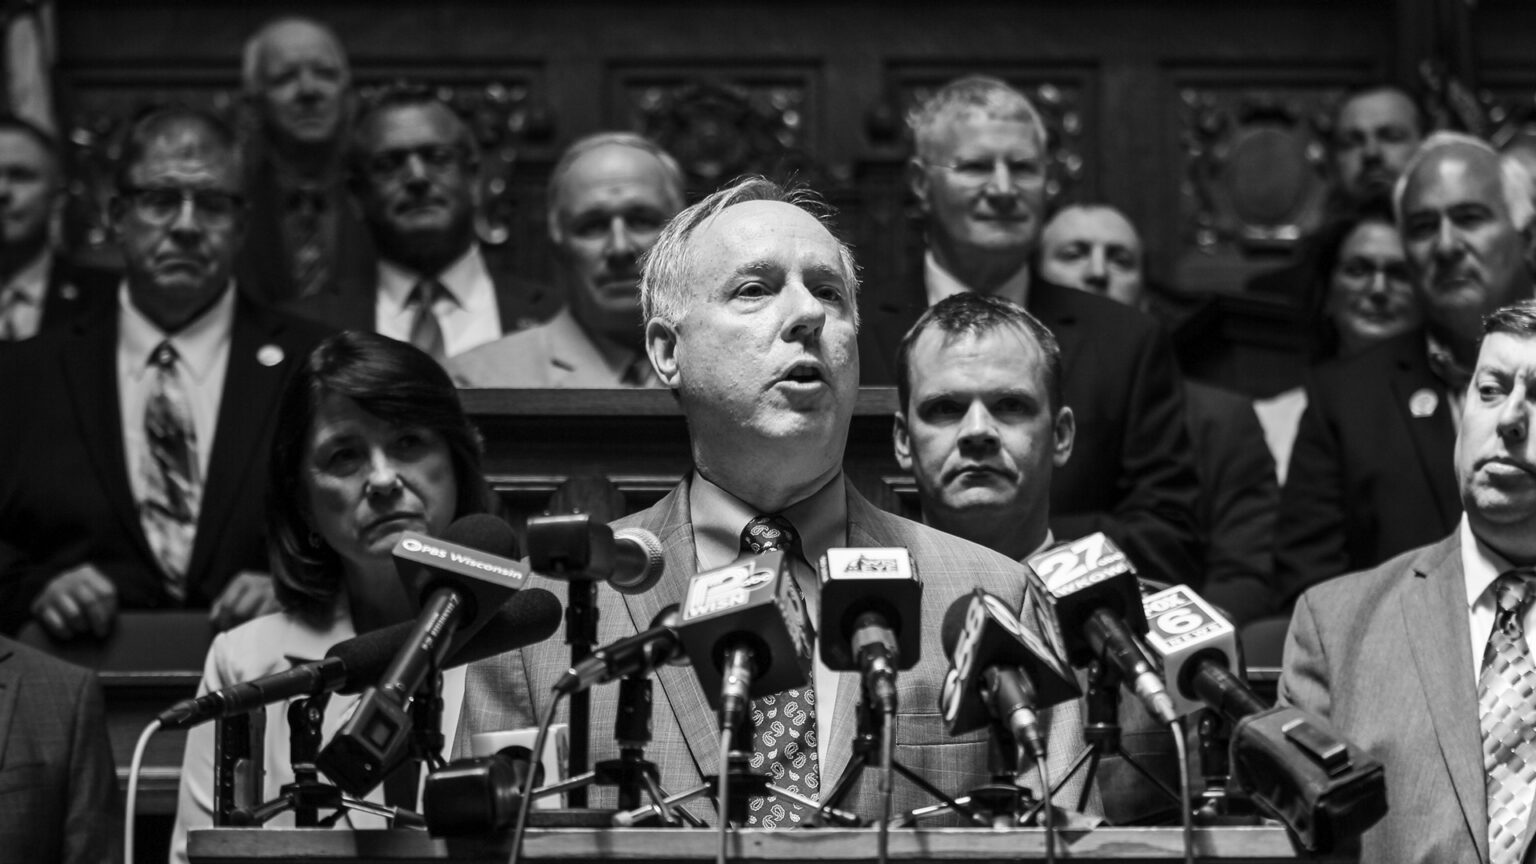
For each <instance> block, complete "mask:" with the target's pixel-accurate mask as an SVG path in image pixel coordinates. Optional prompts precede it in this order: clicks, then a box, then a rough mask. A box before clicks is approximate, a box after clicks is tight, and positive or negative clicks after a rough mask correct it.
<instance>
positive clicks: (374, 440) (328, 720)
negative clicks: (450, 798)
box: [171, 331, 492, 861]
mask: <svg viewBox="0 0 1536 864" xmlns="http://www.w3.org/2000/svg"><path fill="white" fill-rule="evenodd" d="M278 410H279V414H278V418H277V427H276V430H275V432H274V434H273V441H272V457H271V460H270V463H269V472H270V476H269V478H268V491H267V506H266V513H267V530H268V542H269V545H270V549H271V559H272V575H273V579H274V580H275V582H274V584H275V589H276V594H277V599H278V602H279V603H280V604H281V605H282V607H283V609H282V611H281V612H278V613H275V614H272V615H267V616H264V617H261V618H258V619H256V620H254V621H251V622H249V623H247V624H245V625H244V626H241V627H237V628H235V629H233V630H230V631H228V632H226V633H223V634H220V635H219V636H218V637H216V638H215V639H214V641H213V645H212V647H210V648H209V651H208V659H207V661H206V663H205V664H204V669H203V680H202V683H201V684H200V685H199V687H198V692H199V693H200V694H201V693H206V692H209V691H213V690H217V689H220V688H222V687H226V686H229V685H231V684H235V683H238V682H241V681H249V680H252V679H255V678H259V677H261V676H263V675H269V674H271V673H274V672H280V671H283V670H286V669H289V668H291V667H292V666H294V665H297V664H299V663H303V662H306V661H310V660H317V659H320V658H321V657H323V656H325V652H326V651H327V650H328V649H329V648H330V647H331V646H332V645H334V644H336V643H337V642H340V641H343V640H345V639H349V638H351V637H352V636H354V635H356V634H358V633H365V632H368V631H370V630H374V629H377V628H379V627H383V626H386V625H389V624H394V623H396V622H399V621H403V620H407V619H409V618H410V617H411V616H412V615H413V614H414V610H413V604H412V602H411V599H410V598H409V597H408V596H407V595H406V591H405V588H404V586H403V584H402V583H401V580H400V578H399V577H398V576H397V575H396V573H395V566H394V562H393V560H392V557H391V554H390V553H391V551H392V550H393V548H394V545H395V542H396V541H397V540H398V539H399V537H400V534H401V532H404V531H419V532H423V533H426V534H433V535H436V534H441V533H442V531H443V529H444V528H446V527H447V526H448V524H449V523H450V522H452V521H453V520H454V519H456V518H458V517H460V516H464V515H467V514H470V513H481V512H485V511H487V510H488V509H489V508H490V507H491V506H492V497H491V492H490V489H489V487H487V485H486V483H485V479H484V476H483V474H482V472H481V464H480V438H479V435H478V434H477V433H476V432H475V429H474V427H473V426H471V425H470V423H469V419H468V418H467V417H466V416H465V415H464V410H463V408H462V407H461V406H460V404H459V399H458V393H457V392H456V391H455V390H454V388H453V383H452V382H451V381H450V380H449V378H448V375H447V373H446V372H444V371H443V368H442V367H441V366H439V365H438V364H437V363H436V362H435V361H434V360H433V359H432V358H431V357H429V356H428V355H426V354H425V353H423V352H421V351H419V350H417V349H416V348H414V347H412V346H411V345H409V344H408V343H405V342H398V341H396V340H394V339H390V338H387V337H384V336H379V335H377V334H374V333H362V332H357V331H348V332H345V333H339V334H336V335H335V336H332V337H330V338H328V339H326V340H325V341H324V342H322V343H320V345H319V346H317V347H316V348H315V349H314V351H313V352H311V353H310V355H309V357H308V358H306V360H305V362H304V363H303V364H301V365H300V366H299V367H298V368H297V369H295V370H294V375H293V378H292V379H291V380H289V382H288V384H287V387H286V389H285V390H284V393H283V397H282V400H281V402H280V403H279V406H278ZM443 679H444V680H443V703H444V711H443V730H444V733H445V735H446V736H447V740H448V744H447V745H446V746H445V748H444V752H449V751H451V748H452V736H453V732H454V729H455V728H456V727H457V725H458V709H459V705H460V703H461V702H462V694H463V681H464V679H463V670H462V669H454V670H448V671H447V672H445V673H444V676H443ZM355 702H356V697H342V696H332V697H331V698H330V700H329V702H328V704H327V705H326V709H325V719H324V723H323V726H322V736H323V739H329V738H330V737H331V735H333V734H334V733H335V730H336V729H337V728H338V727H339V726H340V725H341V721H342V719H343V718H344V716H345V714H346V712H347V711H348V710H349V709H350V708H351V706H352V705H353V704H354V703H355ZM286 715H287V705H286V704H277V705H272V706H268V708H267V727H266V747H265V762H266V781H265V793H264V794H265V796H266V797H267V798H268V799H270V798H273V797H276V795H277V794H278V790H279V789H280V787H281V786H282V785H283V784H285V783H289V782H292V780H293V770H292V765H291V762H290V759H289V752H288V750H289V747H288V741H289V737H288V721H287V716H286ZM213 760H214V731H213V725H212V724H211V723H209V724H203V725H202V726H198V727H196V728H194V729H193V730H191V731H190V732H189V733H188V736H187V747H186V754H185V756H184V758H183V762H182V770H181V792H180V796H179V801H178V806H177V814H176V831H175V834H174V836H173V838H172V846H171V857H172V860H173V861H184V860H186V838H187V834H186V832H187V830H188V829H189V828H195V827H205V826H209V825H211V824H212V821H213V803H214V794H213ZM377 794H378V793H377V792H376V793H375V797H376V796H377ZM367 821H368V820H367V819H366V817H361V818H360V817H358V816H357V815H356V814H350V815H349V816H348V817H347V819H345V820H343V821H342V822H341V823H339V824H341V825H342V826H344V827H365V826H366V823H367ZM373 822H374V826H375V827H382V822H379V821H378V820H373ZM272 824H292V818H291V815H287V814H285V815H284V816H282V817H279V819H278V820H274V821H273V823H272Z"/></svg>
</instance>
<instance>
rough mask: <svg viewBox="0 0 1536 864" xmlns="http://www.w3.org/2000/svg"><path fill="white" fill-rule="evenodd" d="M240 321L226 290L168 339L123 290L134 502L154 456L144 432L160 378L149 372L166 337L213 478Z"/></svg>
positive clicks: (122, 361) (121, 349) (120, 366)
mask: <svg viewBox="0 0 1536 864" xmlns="http://www.w3.org/2000/svg"><path fill="white" fill-rule="evenodd" d="M234 321H235V289H234V286H233V285H230V286H229V287H226V288H225V289H224V294H223V296H221V297H220V298H219V299H218V300H217V301H215V302H214V304H213V306H212V307H210V308H209V309H208V311H206V312H204V313H203V314H202V315H201V316H199V317H198V318H197V320H195V321H193V322H192V323H191V324H188V325H187V326H185V327H183V328H182V329H181V330H179V331H177V332H176V333H175V334H174V335H172V336H169V337H167V336H166V334H165V331H163V330H161V329H160V328H159V327H158V326H157V325H156V324H154V322H152V321H150V320H149V319H148V318H146V317H144V313H142V312H140V311H139V310H138V307H136V306H134V305H133V301H132V299H130V298H129V296H128V285H127V283H124V284H123V286H122V287H121V288H120V289H118V312H117V397H118V402H119V404H120V405H121V408H122V424H123V453H124V455H125V456H127V459H128V482H129V484H130V485H131V487H132V489H133V500H135V501H138V502H142V501H143V500H144V496H145V495H146V494H147V492H148V490H146V489H145V488H144V482H143V477H144V476H145V473H144V472H145V470H146V468H145V467H141V463H143V462H145V461H148V460H150V459H151V457H150V454H149V441H148V439H147V438H146V437H145V435H144V407H145V405H146V403H148V402H149V391H150V388H151V387H152V386H153V384H154V380H155V376H154V375H151V374H148V373H149V371H150V368H149V358H150V355H152V354H153V353H154V351H155V348H156V347H158V346H159V345H160V343H161V342H163V341H165V340H166V339H167V338H169V339H170V342H171V347H173V348H175V349H176V354H177V355H178V356H177V358H176V372H177V375H178V376H179V377H180V378H181V386H182V388H183V389H184V390H185V391H186V394H187V404H188V407H190V408H191V409H192V426H193V430H194V431H195V433H196V435H197V469H198V476H199V477H201V478H202V479H203V481H204V482H206V481H207V479H208V455H209V454H210V453H212V452H213V435H214V432H215V431H217V428H218V421H219V403H220V400H221V399H222V398H223V396H224V373H225V372H226V371H227V370H228V369H229V333H230V328H231V327H232V326H233V325H234Z"/></svg>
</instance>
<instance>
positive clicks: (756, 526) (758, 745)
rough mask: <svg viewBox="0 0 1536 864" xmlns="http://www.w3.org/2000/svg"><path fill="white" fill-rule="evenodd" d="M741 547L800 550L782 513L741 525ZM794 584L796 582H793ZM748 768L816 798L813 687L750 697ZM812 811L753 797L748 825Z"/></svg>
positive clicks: (787, 820) (788, 822) (786, 822)
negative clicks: (750, 745) (750, 736)
mask: <svg viewBox="0 0 1536 864" xmlns="http://www.w3.org/2000/svg"><path fill="white" fill-rule="evenodd" d="M741 551H742V552H749V553H754V554H755V553H759V552H773V551H782V552H784V553H785V554H788V555H791V556H799V555H800V538H799V536H798V535H797V534H796V533H795V526H793V525H791V524H790V522H789V520H788V519H785V518H784V517H783V516H758V517H756V518H754V519H753V520H752V521H750V522H748V523H747V527H745V528H743V529H742V531H741ZM796 590H798V586H796ZM751 764H752V770H753V771H756V772H760V773H766V774H768V778H769V782H770V783H772V784H773V785H775V786H780V787H783V788H785V789H788V790H789V791H791V792H794V793H796V794H798V795H804V796H805V797H807V798H811V799H816V798H818V797H819V792H820V787H821V766H820V760H819V759H818V757H817V754H816V689H815V687H806V688H804V689H794V690H786V691H784V692H783V693H778V694H775V695H773V696H764V697H762V698H760V699H754V700H752V763H751ZM809 816H810V812H809V810H808V809H807V808H804V807H801V806H800V805H799V804H796V803H794V802H792V801H780V800H779V799H778V797H777V796H769V797H767V798H754V799H753V800H752V804H751V810H750V812H748V813H747V825H748V826H749V827H757V828H777V827H780V826H784V827H789V826H792V825H797V824H800V823H801V822H803V821H804V820H805V819H807V818H808V817H809Z"/></svg>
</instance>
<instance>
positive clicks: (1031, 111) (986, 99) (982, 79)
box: [907, 75, 1046, 161]
mask: <svg viewBox="0 0 1536 864" xmlns="http://www.w3.org/2000/svg"><path fill="white" fill-rule="evenodd" d="M969 111H976V112H980V113H982V114H984V115H985V116H987V117H988V118H990V119H993V120H1018V121H1022V122H1024V123H1026V124H1028V125H1029V127H1030V129H1031V130H1033V135H1034V136H1035V144H1036V145H1038V146H1039V148H1040V151H1041V152H1042V153H1043V152H1045V146H1046V141H1045V123H1044V121H1042V120H1041V119H1040V112H1039V111H1036V110H1035V106H1034V104H1033V103H1031V102H1030V101H1029V97H1028V96H1025V95H1024V94H1023V93H1020V92H1019V91H1018V90H1016V89H1014V88H1013V87H1012V86H1011V85H1009V84H1008V82H1006V81H1003V80H1002V79H1001V78H993V77H991V76H988V75H967V76H965V77H963V78H956V79H955V80H953V81H951V82H949V83H948V84H945V85H944V86H943V87H940V88H939V89H938V92H936V93H934V94H933V95H932V96H929V97H928V99H927V100H926V101H924V102H923V104H922V105H919V106H918V107H917V108H916V109H915V110H913V111H912V112H911V113H910V114H908V115H907V126H908V127H910V128H911V130H912V141H913V145H914V149H915V150H916V154H917V158H918V159H919V160H920V161H927V160H928V159H929V158H930V157H931V156H932V153H933V150H934V148H935V147H936V146H937V145H938V138H939V134H940V132H941V131H942V130H943V128H944V127H945V126H947V125H949V124H950V123H953V122H954V121H955V117H954V115H956V114H960V113H962V112H969Z"/></svg>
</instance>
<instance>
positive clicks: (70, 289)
mask: <svg viewBox="0 0 1536 864" xmlns="http://www.w3.org/2000/svg"><path fill="white" fill-rule="evenodd" d="M59 296H60V297H63V298H64V299H65V300H71V301H73V300H79V299H80V289H79V288H76V287H75V286H74V285H71V284H67V283H66V284H65V285H64V287H62V288H60V289H59Z"/></svg>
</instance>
